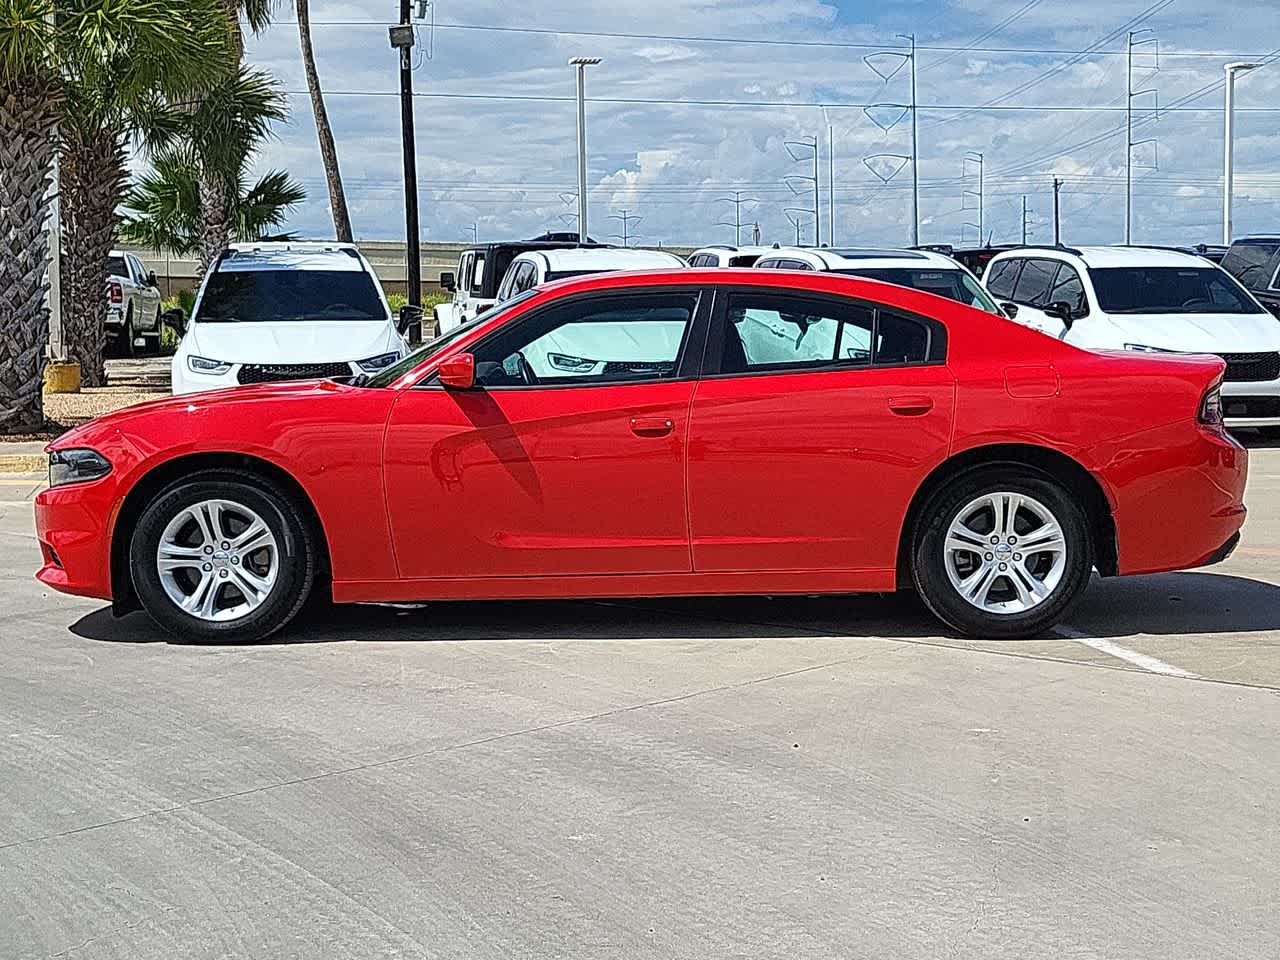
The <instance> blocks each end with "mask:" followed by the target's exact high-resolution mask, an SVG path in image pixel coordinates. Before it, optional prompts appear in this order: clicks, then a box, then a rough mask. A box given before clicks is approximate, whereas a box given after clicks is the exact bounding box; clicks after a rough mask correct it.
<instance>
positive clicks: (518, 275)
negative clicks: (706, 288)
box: [497, 247, 685, 303]
mask: <svg viewBox="0 0 1280 960" xmlns="http://www.w3.org/2000/svg"><path fill="white" fill-rule="evenodd" d="M684 265H685V262H684V261H683V260H681V259H680V258H679V257H677V256H676V255H675V254H674V253H666V252H664V251H662V250H633V249H630V248H628V247H571V248H568V249H562V250H531V251H529V252H528V253H522V254H520V255H519V256H518V257H516V258H515V259H514V260H512V261H511V266H509V267H507V272H506V273H505V274H504V275H503V277H502V283H501V284H499V285H498V299H497V302H498V303H502V302H504V301H506V300H510V299H511V298H512V297H514V296H516V295H517V294H520V293H524V291H526V290H528V289H530V288H531V287H536V286H538V285H539V284H543V283H550V282H551V281H552V280H563V279H565V278H566V277H578V276H581V275H582V274H584V273H609V272H612V271H615V270H670V269H673V268H678V267H683V266H684Z"/></svg>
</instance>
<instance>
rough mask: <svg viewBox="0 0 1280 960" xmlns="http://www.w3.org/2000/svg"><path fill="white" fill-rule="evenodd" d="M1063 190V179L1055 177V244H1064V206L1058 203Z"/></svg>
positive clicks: (1057, 245) (1056, 245)
mask: <svg viewBox="0 0 1280 960" xmlns="http://www.w3.org/2000/svg"><path fill="white" fill-rule="evenodd" d="M1061 192H1062V181H1061V180H1059V179H1058V178H1057V177H1054V178H1053V245H1054V246H1055V247H1060V246H1062V208H1061V207H1060V206H1059V204H1058V194H1059V193H1061Z"/></svg>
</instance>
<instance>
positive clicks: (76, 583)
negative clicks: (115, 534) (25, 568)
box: [35, 474, 120, 600]
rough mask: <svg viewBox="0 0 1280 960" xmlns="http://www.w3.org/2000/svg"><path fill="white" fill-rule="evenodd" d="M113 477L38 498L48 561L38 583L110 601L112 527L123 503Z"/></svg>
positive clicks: (37, 510)
mask: <svg viewBox="0 0 1280 960" xmlns="http://www.w3.org/2000/svg"><path fill="white" fill-rule="evenodd" d="M115 489H116V485H115V482H114V480H113V478H112V476H111V475H110V474H108V475H107V476H105V477H103V478H102V479H101V480H92V481H89V482H88V483H70V484H67V485H66V486H61V487H51V488H50V489H48V490H44V491H42V492H41V493H40V494H39V496H37V497H36V503H35V513H36V537H37V538H38V539H39V541H40V552H41V554H42V556H43V558H44V563H43V565H42V566H41V567H40V569H39V571H37V573H36V579H37V580H39V581H40V582H41V583H43V584H44V585H45V586H48V587H52V588H53V589H54V590H57V591H59V592H61V593H70V594H74V595H76V596H80V597H96V598H98V599H101V600H110V599H111V529H112V525H113V523H114V521H115V517H116V513H117V512H118V510H119V507H120V502H119V501H118V500H117V499H116V496H115Z"/></svg>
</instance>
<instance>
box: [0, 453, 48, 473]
mask: <svg viewBox="0 0 1280 960" xmlns="http://www.w3.org/2000/svg"><path fill="white" fill-rule="evenodd" d="M48 472H49V457H48V456H47V455H46V454H43V453H34V454H22V453H0V473H48Z"/></svg>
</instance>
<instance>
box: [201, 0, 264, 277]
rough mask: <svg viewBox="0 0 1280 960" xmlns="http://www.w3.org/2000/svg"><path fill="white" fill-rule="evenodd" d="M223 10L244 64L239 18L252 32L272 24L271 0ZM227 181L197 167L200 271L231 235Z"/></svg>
mask: <svg viewBox="0 0 1280 960" xmlns="http://www.w3.org/2000/svg"><path fill="white" fill-rule="evenodd" d="M222 4H223V10H224V11H225V14H226V17H227V20H228V21H229V23H230V25H231V45H232V50H233V55H234V60H235V64H236V67H237V68H240V67H242V66H243V64H242V63H241V61H242V60H243V59H244V31H243V29H242V28H241V26H240V23H241V19H242V18H243V20H244V22H246V23H247V24H248V25H249V29H250V30H252V31H253V32H254V33H255V34H257V33H261V32H262V31H263V30H265V29H267V27H268V26H270V25H271V8H272V6H273V4H274V0H222ZM227 192H228V184H227V182H226V180H225V179H222V178H221V177H220V174H219V172H218V171H217V169H215V168H214V167H212V166H202V168H201V171H200V198H199V199H200V223H201V232H202V234H203V239H202V241H201V244H200V248H201V251H202V253H201V257H200V275H201V276H203V275H204V270H205V267H206V266H207V265H208V264H209V263H210V262H211V257H206V254H207V253H208V251H216V252H214V253H213V254H212V256H217V254H218V253H221V252H222V250H223V249H224V248H225V247H226V245H227V239H228V237H229V236H230V220H229V218H228V210H227V206H226V197H227Z"/></svg>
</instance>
